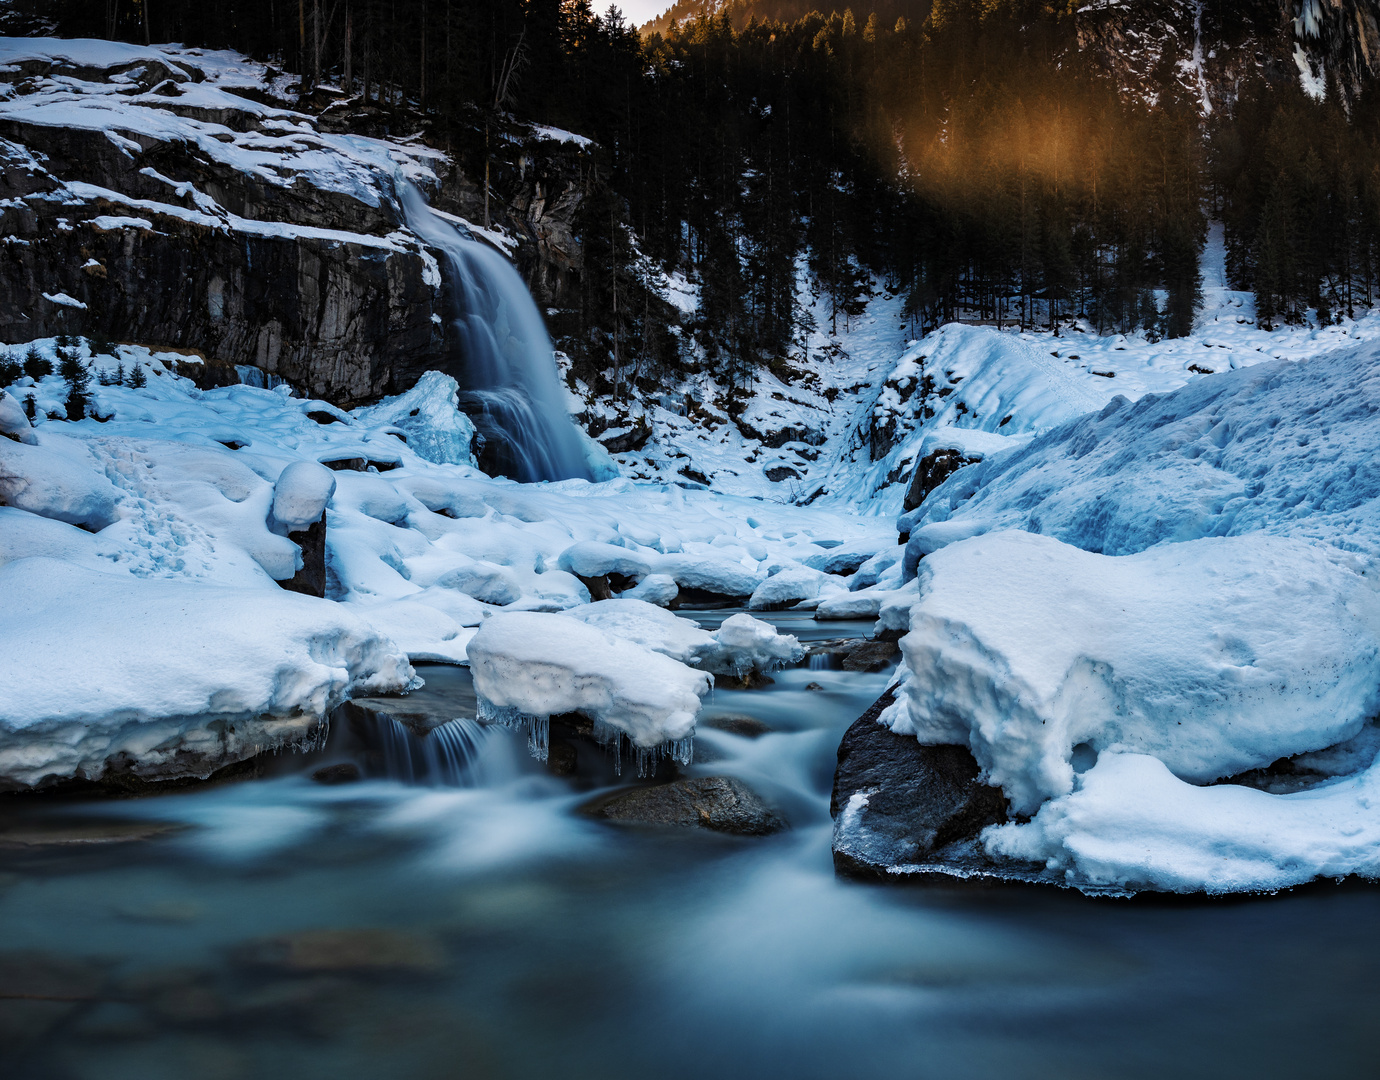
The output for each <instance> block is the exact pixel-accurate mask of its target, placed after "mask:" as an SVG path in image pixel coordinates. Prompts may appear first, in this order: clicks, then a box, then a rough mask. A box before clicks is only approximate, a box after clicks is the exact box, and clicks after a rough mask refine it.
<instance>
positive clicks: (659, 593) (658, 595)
mask: <svg viewBox="0 0 1380 1080" xmlns="http://www.w3.org/2000/svg"><path fill="white" fill-rule="evenodd" d="M620 595H621V596H623V597H625V598H626V599H629V600H644V601H646V602H647V603H649V604H656V605H657V607H669V606H670V605H671V604H673V603H675V600H676V597H677V596H679V595H680V586H679V585H677V584H676V579H675V578H673V577H672V576H671V575H670V574H648V575H647V576H646V577H644V578H643V579H642V580H641V581H639V582H638V583H637V584H636V585H634V586H633V587H632V588H631V589H629V590H628V591H627V592H625V593H621V594H620Z"/></svg>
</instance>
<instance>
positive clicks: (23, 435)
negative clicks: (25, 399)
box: [0, 390, 38, 446]
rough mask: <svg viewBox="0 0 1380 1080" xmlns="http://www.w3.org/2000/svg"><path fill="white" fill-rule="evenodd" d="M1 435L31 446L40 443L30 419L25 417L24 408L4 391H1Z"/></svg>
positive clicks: (11, 395)
mask: <svg viewBox="0 0 1380 1080" xmlns="http://www.w3.org/2000/svg"><path fill="white" fill-rule="evenodd" d="M0 435H8V436H9V437H10V438H11V439H13V440H15V441H16V442H22V443H28V444H29V445H31V446H32V445H33V444H35V443H37V442H38V436H36V435H35V434H34V430H33V428H32V427H31V426H30V425H29V418H28V417H27V416H25V415H24V406H23V405H21V404H19V400H18V399H17V398H16V397H15V396H14V395H13V394H6V393H5V392H4V391H3V390H0Z"/></svg>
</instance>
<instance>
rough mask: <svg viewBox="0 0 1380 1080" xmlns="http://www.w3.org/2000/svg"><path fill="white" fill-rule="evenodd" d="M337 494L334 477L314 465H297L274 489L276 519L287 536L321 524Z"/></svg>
mask: <svg viewBox="0 0 1380 1080" xmlns="http://www.w3.org/2000/svg"><path fill="white" fill-rule="evenodd" d="M334 494H335V473H333V472H332V471H331V470H330V469H328V468H326V466H324V465H321V464H318V463H317V462H315V461H294V462H292V464H290V465H288V466H287V467H286V468H285V469H283V471H282V472H281V473H279V474H278V482H277V483H276V484H274V485H273V518H274V520H275V521H277V522H278V524H279V525H281V526H283V528H284V529H286V530H287V531H288V532H299V531H301V530H302V529H305V528H307V527H308V526H309V525H311V524H312V523H313V522H315V521H318V520H319V519H320V517H321V515H322V514H324V513H325V512H326V504H327V503H329V502H330V501H331V496H332V495H334Z"/></svg>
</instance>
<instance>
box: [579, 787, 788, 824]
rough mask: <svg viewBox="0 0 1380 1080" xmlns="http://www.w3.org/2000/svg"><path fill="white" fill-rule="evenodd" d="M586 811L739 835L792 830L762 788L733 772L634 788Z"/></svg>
mask: <svg viewBox="0 0 1380 1080" xmlns="http://www.w3.org/2000/svg"><path fill="white" fill-rule="evenodd" d="M582 809H583V810H584V812H585V813H587V814H589V815H590V816H592V817H597V818H603V819H605V820H607V821H617V822H623V823H627V824H637V825H674V826H678V827H681V828H701V829H711V830H713V831H714V832H724V833H733V834H735V835H738V836H766V835H768V834H769V833H774V832H779V831H780V830H782V829H784V828H786V823H785V822H784V821H783V820H782V819H781V818H780V817H778V816H777V815H776V813H774V812H773V811H772V809H771V808H770V807H769V806H767V804H766V803H765V802H763V801H762V799H761V797H760V796H759V795H758V794H757V793H756V792H754V791H753V790H752V789H751V788H749V787H748V786H747V785H746V784H744V783H743V782H742V781H741V780H737V779H735V778H734V777H731V776H704V777H696V778H694V779H691V780H677V781H676V782H675V783H671V784H658V785H656V786H654V787H636V788H630V789H627V790H625V791H619V792H615V793H614V794H612V795H606V796H603V797H602V798H599V799H596V800H594V801H593V802H591V803H587V804H586V805H585V806H584V807H582Z"/></svg>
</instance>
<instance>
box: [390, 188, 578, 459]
mask: <svg viewBox="0 0 1380 1080" xmlns="http://www.w3.org/2000/svg"><path fill="white" fill-rule="evenodd" d="M398 196H399V200H400V201H401V203H402V208H403V215H404V217H405V219H406V221H407V225H408V228H410V229H411V230H412V231H413V232H414V233H416V234H417V235H418V236H420V237H421V238H422V239H423V240H425V241H426V243H427V244H428V245H429V246H430V247H432V248H434V249H435V250H436V251H437V252H438V253H439V254H440V255H441V256H442V258H443V266H442V269H443V271H444V274H445V277H446V279H447V284H448V285H449V290H448V295H447V297H446V304H447V316H448V333H447V336H446V347H447V350H448V351H451V352H452V356H451V358H450V364H449V371H448V372H447V374H450V375H453V376H454V377H455V380H456V382H458V383H459V384H460V386H461V387H462V389H463V390H464V391H465V395H464V399H463V400H462V405H465V406H467V408H466V412H470V413H471V415H472V417H473V419H474V421H475V426H476V427H477V428H478V429H479V431H480V433H481V434H482V435H483V436H484V438H485V453H484V456H485V459H486V462H485V463H486V465H487V466H488V468H489V469H490V470H491V471H493V472H497V473H499V474H501V475H504V476H508V477H511V478H512V479H514V480H520V481H522V482H524V483H529V482H532V481H536V480H567V479H570V478H572V477H583V478H584V479H586V480H588V479H591V478H592V477H591V475H590V469H589V465H588V463H587V462H586V460H585V452H584V446H583V444H582V442H581V439H580V434H579V432H578V431H577V430H576V429H575V424H574V423H573V422H572V421H571V419H570V416H569V414H568V413H567V412H566V408H565V400H564V399H565V391H564V389H563V388H562V386H561V384H560V380H559V379H558V378H557V375H556V362H555V358H554V357H553V355H552V349H551V339H550V338H549V337H548V336H547V334H546V325H545V324H544V323H543V322H542V318H541V312H540V311H538V310H537V305H536V304H535V303H534V302H533V300H532V295H531V293H529V292H528V291H527V286H526V285H524V284H523V281H522V278H520V277H519V276H518V273H517V271H516V270H515V269H513V266H512V264H511V263H510V262H508V260H507V259H505V258H504V257H503V256H502V255H500V254H499V253H498V252H497V251H495V250H493V248H491V247H489V246H487V245H486V244H481V243H480V242H479V241H477V240H473V239H471V238H469V237H468V236H466V235H465V234H464V233H463V232H461V230H460V229H458V228H457V227H456V226H455V225H452V224H451V223H450V222H448V221H446V220H445V219H443V218H441V217H438V216H437V215H436V214H435V213H434V212H433V211H432V209H431V207H430V206H428V205H427V202H426V199H425V198H423V196H422V193H421V192H420V191H418V190H417V188H416V187H414V186H413V185H412V184H410V183H406V182H400V183H399V184H398ZM456 352H458V355H454V353H456Z"/></svg>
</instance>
